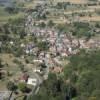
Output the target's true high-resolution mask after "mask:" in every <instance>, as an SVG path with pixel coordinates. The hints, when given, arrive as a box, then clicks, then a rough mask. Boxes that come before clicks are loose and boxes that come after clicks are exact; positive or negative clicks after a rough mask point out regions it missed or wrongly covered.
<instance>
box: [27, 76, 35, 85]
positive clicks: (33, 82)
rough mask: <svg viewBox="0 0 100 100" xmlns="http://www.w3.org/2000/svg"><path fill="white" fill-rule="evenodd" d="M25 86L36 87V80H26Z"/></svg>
mask: <svg viewBox="0 0 100 100" xmlns="http://www.w3.org/2000/svg"><path fill="white" fill-rule="evenodd" d="M27 84H28V85H33V86H36V85H37V79H36V78H28V81H27Z"/></svg>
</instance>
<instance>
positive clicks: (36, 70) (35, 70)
mask: <svg viewBox="0 0 100 100" xmlns="http://www.w3.org/2000/svg"><path fill="white" fill-rule="evenodd" d="M33 72H35V73H40V74H41V69H40V68H35V69H33Z"/></svg>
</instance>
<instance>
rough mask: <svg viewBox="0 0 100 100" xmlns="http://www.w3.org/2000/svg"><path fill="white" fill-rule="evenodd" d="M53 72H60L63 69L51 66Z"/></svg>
mask: <svg viewBox="0 0 100 100" xmlns="http://www.w3.org/2000/svg"><path fill="white" fill-rule="evenodd" d="M50 70H51V72H53V73H61V72H62V71H63V68H62V67H53V68H51V69H50Z"/></svg>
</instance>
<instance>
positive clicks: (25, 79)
mask: <svg viewBox="0 0 100 100" xmlns="http://www.w3.org/2000/svg"><path fill="white" fill-rule="evenodd" d="M28 78H29V75H27V74H26V73H25V74H23V75H22V76H21V77H20V78H19V80H20V82H27V80H28Z"/></svg>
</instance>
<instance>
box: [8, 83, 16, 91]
mask: <svg viewBox="0 0 100 100" xmlns="http://www.w3.org/2000/svg"><path fill="white" fill-rule="evenodd" d="M7 89H8V90H10V91H15V90H16V89H17V87H16V85H15V84H14V83H13V82H12V81H9V82H8V83H7Z"/></svg>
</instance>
